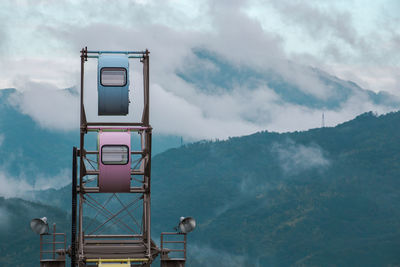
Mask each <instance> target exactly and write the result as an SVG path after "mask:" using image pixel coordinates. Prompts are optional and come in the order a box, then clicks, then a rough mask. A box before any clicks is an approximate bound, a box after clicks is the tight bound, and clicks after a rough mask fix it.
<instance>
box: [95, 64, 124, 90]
mask: <svg viewBox="0 0 400 267" xmlns="http://www.w3.org/2000/svg"><path fill="white" fill-rule="evenodd" d="M100 83H101V85H103V86H125V85H126V69H125V68H102V69H101V70H100Z"/></svg>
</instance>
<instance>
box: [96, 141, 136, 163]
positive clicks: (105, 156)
mask: <svg viewBox="0 0 400 267" xmlns="http://www.w3.org/2000/svg"><path fill="white" fill-rule="evenodd" d="M101 162H102V163H103V164H104V165H125V164H128V162H129V148H128V146H125V145H104V146H102V147H101Z"/></svg>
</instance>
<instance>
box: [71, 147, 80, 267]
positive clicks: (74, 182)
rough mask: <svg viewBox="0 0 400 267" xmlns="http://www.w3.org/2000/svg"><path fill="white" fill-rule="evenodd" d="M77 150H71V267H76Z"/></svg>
mask: <svg viewBox="0 0 400 267" xmlns="http://www.w3.org/2000/svg"><path fill="white" fill-rule="evenodd" d="M76 159H77V149H76V147H73V149H72V190H71V191H72V207H71V208H72V209H71V213H72V214H71V217H72V218H71V220H72V222H71V267H75V266H76V198H77V193H76V187H77V172H78V168H77V160H76Z"/></svg>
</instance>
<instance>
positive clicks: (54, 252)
mask: <svg viewBox="0 0 400 267" xmlns="http://www.w3.org/2000/svg"><path fill="white" fill-rule="evenodd" d="M55 259H56V224H55V223H53V260H55Z"/></svg>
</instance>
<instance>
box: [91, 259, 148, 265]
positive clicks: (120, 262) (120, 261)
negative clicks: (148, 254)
mask: <svg viewBox="0 0 400 267" xmlns="http://www.w3.org/2000/svg"><path fill="white" fill-rule="evenodd" d="M146 261H149V259H147V258H133V259H130V258H128V259H87V260H86V262H96V263H97V264H98V265H97V266H98V267H130V266H131V262H146Z"/></svg>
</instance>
